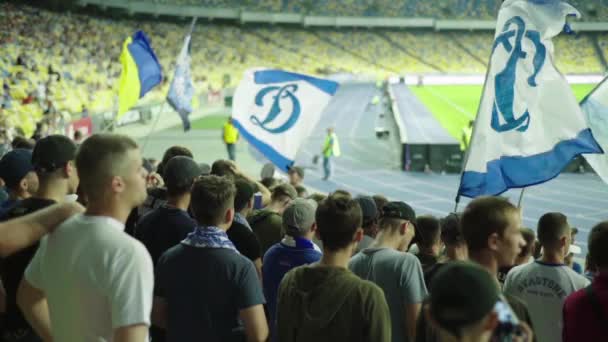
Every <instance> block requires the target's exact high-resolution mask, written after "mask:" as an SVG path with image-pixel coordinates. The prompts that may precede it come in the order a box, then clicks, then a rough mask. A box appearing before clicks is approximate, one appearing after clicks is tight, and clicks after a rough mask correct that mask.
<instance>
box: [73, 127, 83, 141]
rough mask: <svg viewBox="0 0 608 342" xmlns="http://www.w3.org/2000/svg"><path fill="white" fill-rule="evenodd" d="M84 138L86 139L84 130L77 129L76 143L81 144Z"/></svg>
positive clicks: (75, 133) (75, 134)
mask: <svg viewBox="0 0 608 342" xmlns="http://www.w3.org/2000/svg"><path fill="white" fill-rule="evenodd" d="M83 139H84V135H83V134H82V132H81V131H79V130H76V131H75V132H74V143H75V144H76V145H80V144H82V140H83Z"/></svg>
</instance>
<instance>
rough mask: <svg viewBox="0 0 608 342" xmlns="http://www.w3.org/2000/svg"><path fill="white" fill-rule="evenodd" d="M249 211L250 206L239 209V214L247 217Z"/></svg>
mask: <svg viewBox="0 0 608 342" xmlns="http://www.w3.org/2000/svg"><path fill="white" fill-rule="evenodd" d="M249 211H250V210H249V208H245V209H243V210H241V211H239V214H240V215H241V216H243V217H245V218H246V217H247V215H249Z"/></svg>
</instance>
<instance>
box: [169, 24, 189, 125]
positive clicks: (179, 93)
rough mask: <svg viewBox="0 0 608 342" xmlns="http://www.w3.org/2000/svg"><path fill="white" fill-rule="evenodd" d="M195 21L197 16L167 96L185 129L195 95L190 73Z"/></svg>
mask: <svg viewBox="0 0 608 342" xmlns="http://www.w3.org/2000/svg"><path fill="white" fill-rule="evenodd" d="M195 23H196V18H194V19H193V20H192V28H191V29H190V33H189V34H188V35H187V36H186V39H185V40H184V46H183V47H182V51H181V52H180V54H179V57H178V58H177V65H176V67H175V74H174V75H173V82H171V87H170V88H169V94H168V96H167V101H168V102H169V104H170V105H171V107H173V109H175V111H176V112H177V113H178V114H179V117H180V118H181V119H182V124H183V126H184V131H188V130H190V119H188V115H190V113H192V96H193V95H194V87H193V86H192V76H191V74H190V60H191V58H190V38H191V36H192V30H193V29H194V24H195Z"/></svg>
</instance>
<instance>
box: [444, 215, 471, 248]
mask: <svg viewBox="0 0 608 342" xmlns="http://www.w3.org/2000/svg"><path fill="white" fill-rule="evenodd" d="M460 216H461V215H460V214H455V213H452V214H449V215H448V216H446V217H444V218H443V219H441V220H440V224H441V241H443V243H444V244H445V245H446V246H458V245H462V244H464V243H465V241H464V237H463V236H462V230H461V229H462V228H461V227H460Z"/></svg>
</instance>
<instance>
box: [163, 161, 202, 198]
mask: <svg viewBox="0 0 608 342" xmlns="http://www.w3.org/2000/svg"><path fill="white" fill-rule="evenodd" d="M163 172H164V176H163V180H164V181H165V184H166V185H167V190H169V189H179V188H183V187H186V186H188V184H192V182H194V179H195V178H196V177H198V176H200V175H201V173H202V172H201V168H200V167H199V166H198V164H197V163H196V162H195V161H194V159H192V158H190V157H186V156H176V157H173V158H171V159H169V161H168V162H167V165H165V167H164V170H163Z"/></svg>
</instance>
